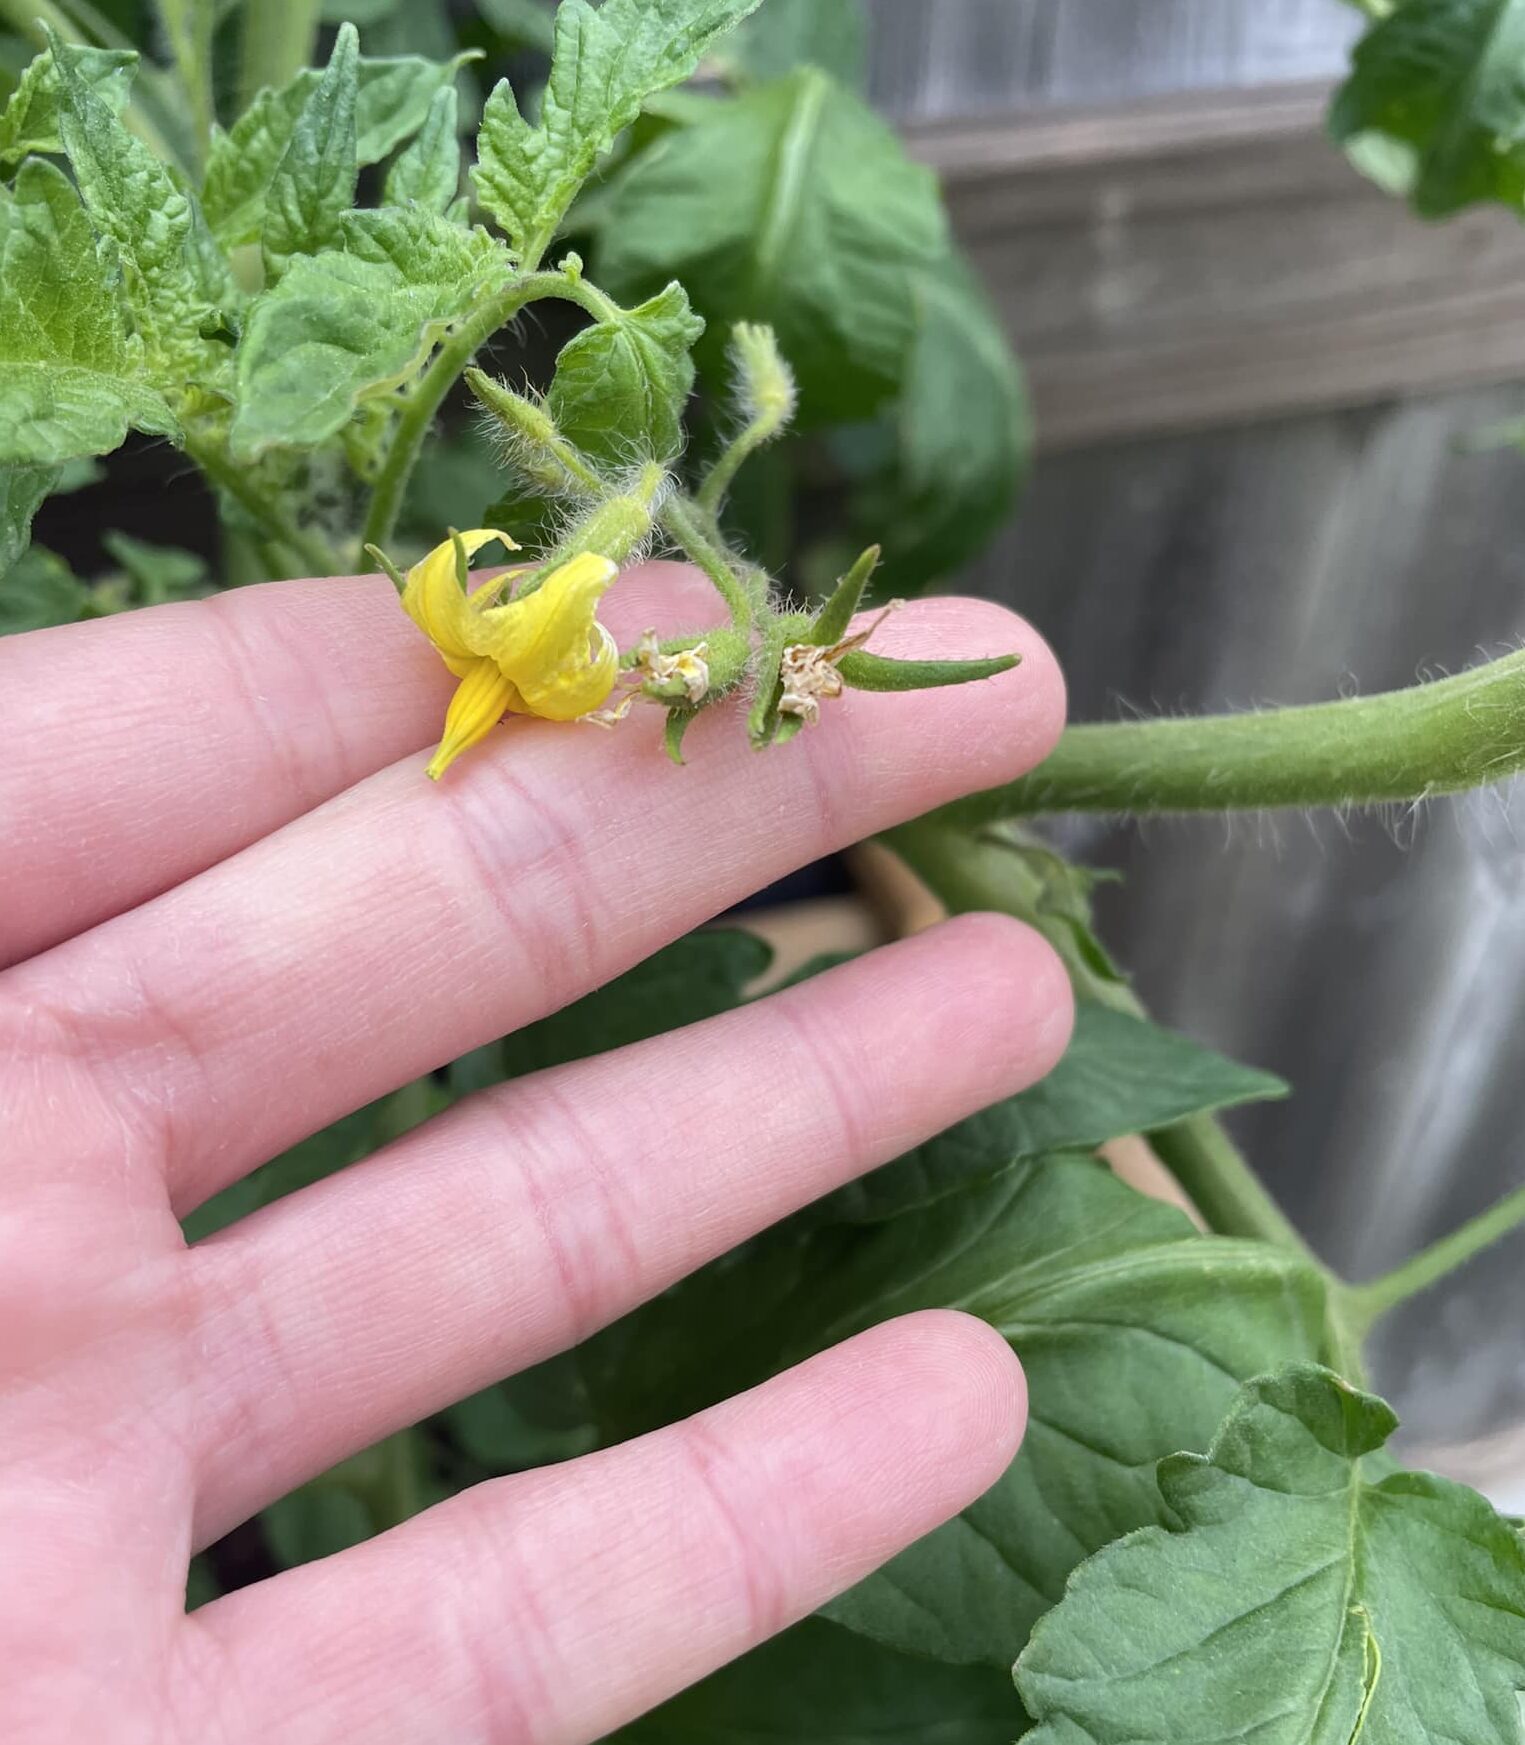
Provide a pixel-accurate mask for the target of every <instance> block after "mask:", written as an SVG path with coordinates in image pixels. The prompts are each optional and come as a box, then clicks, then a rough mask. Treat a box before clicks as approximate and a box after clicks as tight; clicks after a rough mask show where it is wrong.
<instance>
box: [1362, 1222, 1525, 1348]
mask: <svg viewBox="0 0 1525 1745" xmlns="http://www.w3.org/2000/svg"><path fill="white" fill-rule="evenodd" d="M1522 1224H1525V1187H1519V1188H1516V1189H1515V1191H1514V1192H1513V1193H1512V1194H1509V1195H1507V1196H1506V1197H1505V1198H1504V1199H1502V1200H1500V1201H1499V1202H1498V1204H1497V1205H1496V1206H1490V1207H1489V1208H1488V1210H1487V1211H1486V1212H1482V1213H1480V1214H1479V1215H1478V1216H1477V1217H1476V1218H1472V1219H1470V1220H1469V1221H1468V1222H1467V1223H1465V1224H1463V1225H1462V1226H1461V1228H1460V1229H1459V1230H1453V1231H1452V1232H1451V1234H1450V1235H1449V1236H1442V1237H1441V1239H1440V1240H1439V1241H1438V1242H1436V1243H1434V1244H1433V1245H1432V1246H1431V1247H1429V1248H1425V1249H1422V1250H1421V1251H1420V1252H1419V1253H1418V1254H1416V1255H1414V1256H1413V1258H1412V1259H1410V1260H1406V1261H1404V1263H1403V1264H1402V1266H1397V1267H1394V1268H1393V1270H1392V1271H1391V1272H1388V1273H1384V1274H1383V1275H1382V1277H1381V1278H1374V1279H1372V1280H1370V1281H1369V1282H1368V1283H1366V1284H1361V1285H1347V1286H1346V1287H1345V1290H1344V1302H1345V1309H1346V1314H1347V1316H1348V1318H1349V1320H1350V1322H1351V1324H1352V1325H1353V1326H1355V1327H1357V1328H1359V1330H1360V1331H1361V1332H1362V1333H1366V1332H1368V1331H1370V1329H1371V1328H1372V1327H1374V1326H1375V1325H1376V1324H1377V1322H1378V1321H1380V1320H1381V1319H1382V1317H1383V1316H1384V1315H1386V1314H1388V1313H1390V1312H1391V1311H1392V1310H1393V1309H1396V1308H1397V1307H1398V1306H1399V1305H1400V1304H1402V1303H1406V1302H1408V1300H1409V1299H1410V1298H1411V1297H1417V1296H1418V1295H1419V1293H1420V1292H1421V1291H1427V1290H1428V1289H1429V1288H1430V1286H1431V1285H1434V1284H1439V1282H1440V1281H1441V1279H1443V1278H1447V1277H1449V1276H1450V1274H1451V1273H1453V1272H1455V1271H1456V1270H1457V1269H1458V1268H1459V1267H1461V1266H1464V1265H1465V1264H1466V1263H1467V1262H1468V1261H1469V1260H1471V1259H1472V1257H1473V1255H1475V1254H1480V1253H1481V1252H1482V1251H1483V1249H1485V1248H1487V1247H1489V1246H1490V1245H1491V1244H1492V1243H1494V1242H1497V1241H1498V1240H1499V1239H1500V1238H1501V1237H1503V1236H1507V1235H1508V1234H1509V1233H1510V1232H1511V1231H1512V1230H1517V1229H1519V1227H1520V1226H1521V1225H1522Z"/></svg>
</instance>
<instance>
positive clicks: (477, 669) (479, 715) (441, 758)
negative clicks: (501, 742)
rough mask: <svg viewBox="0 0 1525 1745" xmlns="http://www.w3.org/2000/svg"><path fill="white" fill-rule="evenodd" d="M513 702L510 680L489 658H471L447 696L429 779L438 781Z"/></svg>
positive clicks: (481, 737) (488, 731)
mask: <svg viewBox="0 0 1525 1745" xmlns="http://www.w3.org/2000/svg"><path fill="white" fill-rule="evenodd" d="M515 702H516V698H515V696H514V687H513V685H512V683H511V682H510V681H509V680H508V679H506V678H504V676H503V675H502V673H500V672H499V671H498V669H497V666H496V665H495V664H494V663H493V662H492V661H490V660H481V659H478V660H474V661H472V662H471V665H470V669H469V670H468V671H467V673H466V675H465V677H464V678H463V679H462V680H461V683H460V685H459V687H458V688H457V690H456V693H455V695H454V696H453V697H452V698H451V699H450V710H449V713H448V714H447V715H446V716H445V736H444V738H443V739H442V740H441V741H440V744H439V750H438V751H437V752H435V754H434V761H433V762H432V763H431V764H430V765H429V779H430V780H431V781H435V782H437V781H438V780H439V779H440V777H441V776H442V775H444V773H445V771H446V770H447V769H449V768H450V766H451V764H453V763H454V762H455V760H456V759H457V758H458V757H459V756H460V755H461V753H462V752H463V751H469V750H470V749H471V748H472V746H474V745H476V744H477V743H478V742H479V741H480V740H483V739H485V738H486V737H487V735H488V734H489V733H491V732H492V730H493V728H494V727H496V726H497V724H498V723H499V722H500V721H501V720H502V719H503V717H504V715H505V713H506V712H507V711H508V710H509V709H510V708H513V707H514V705H515Z"/></svg>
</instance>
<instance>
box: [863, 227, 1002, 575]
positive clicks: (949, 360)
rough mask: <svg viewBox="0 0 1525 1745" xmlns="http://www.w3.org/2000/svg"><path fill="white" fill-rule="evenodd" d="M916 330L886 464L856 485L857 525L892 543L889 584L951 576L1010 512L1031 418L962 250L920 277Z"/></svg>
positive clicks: (998, 331) (887, 568)
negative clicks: (961, 254)
mask: <svg viewBox="0 0 1525 1745" xmlns="http://www.w3.org/2000/svg"><path fill="white" fill-rule="evenodd" d="M915 296H916V305H917V307H916V330H915V335H914V338H913V340H912V343H911V349H910V354H909V357H908V360H907V363H906V376H905V384H904V387H903V389H902V392H901V397H900V403H899V405H898V406H897V408H896V410H895V412H894V415H893V429H894V441H893V444H892V445H891V446H890V448H889V451H888V454H887V456H886V459H885V461H884V463H883V464H882V465H881V466H879V467H878V468H876V469H875V470H874V472H873V473H872V474H871V475H870V476H869V478H868V479H867V480H865V481H864V482H863V483H862V484H860V485H859V487H858V492H857V496H856V502H855V505H854V507H855V513H856V516H857V520H858V523H859V525H861V526H862V527H864V528H872V530H873V537H874V538H876V539H879V540H880V541H881V542H882V543H883V545H884V549H885V559H886V562H885V568H884V572H883V574H882V575H881V577H880V578H879V581H880V586H881V588H882V590H883V591H884V592H887V593H891V594H913V593H916V592H919V591H920V590H921V589H923V588H925V587H927V586H929V585H930V584H932V583H933V582H935V581H937V580H939V579H940V578H943V577H946V576H949V575H953V574H956V573H957V572H958V571H959V569H960V568H962V566H963V565H964V564H965V563H967V562H968V561H969V559H970V558H972V557H974V556H975V555H976V554H977V553H979V552H980V551H981V550H982V549H983V548H984V546H985V545H986V543H987V542H988V540H989V539H990V538H991V536H992V535H993V534H994V533H995V532H996V531H997V530H998V529H999V528H1000V527H1001V526H1002V525H1003V523H1004V522H1005V521H1006V520H1007V518H1008V517H1009V516H1010V514H1011V512H1012V510H1013V508H1014V506H1015V504H1016V499H1017V494H1018V491H1019V489H1020V487H1021V484H1022V480H1023V477H1024V475H1025V473H1026V470H1027V461H1028V456H1029V452H1030V450H1031V446H1032V430H1031V422H1030V419H1029V415H1028V406H1027V395H1026V392H1025V389H1024V387H1023V382H1022V372H1021V370H1020V369H1019V367H1018V365H1017V361H1016V359H1015V357H1014V356H1013V355H1012V350H1011V346H1010V344H1009V343H1008V341H1007V338H1006V335H1005V333H1004V332H1003V331H1002V329H1001V326H1000V323H999V322H998V321H997V320H996V317H995V315H994V313H993V312H992V310H991V308H990V305H989V302H988V300H987V299H986V297H985V294H984V292H983V291H982V290H981V289H980V287H979V285H978V284H977V283H976V282H975V279H974V276H973V274H972V273H970V271H969V269H968V267H967V266H966V265H965V264H964V262H963V261H962V260H961V259H959V258H958V257H956V256H955V257H950V259H949V260H948V261H947V262H945V263H943V264H942V265H940V266H938V267H936V268H934V269H932V270H929V271H928V272H926V273H924V274H922V275H921V276H920V277H919V278H918V279H917V281H916V287H915Z"/></svg>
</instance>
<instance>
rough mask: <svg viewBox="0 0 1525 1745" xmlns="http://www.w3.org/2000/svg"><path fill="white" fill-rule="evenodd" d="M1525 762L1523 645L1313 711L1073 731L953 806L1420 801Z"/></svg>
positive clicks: (1153, 807)
mask: <svg viewBox="0 0 1525 1745" xmlns="http://www.w3.org/2000/svg"><path fill="white" fill-rule="evenodd" d="M1520 769H1525V650H1522V651H1516V652H1515V653H1513V654H1508V655H1505V656H1503V657H1502V658H1501V659H1499V660H1494V661H1490V662H1488V663H1487V664H1486V665H1485V666H1480V667H1474V668H1473V669H1472V670H1471V671H1469V672H1464V673H1458V674H1456V675H1455V676H1454V677H1453V678H1448V679H1439V680H1437V681H1436V682H1435V683H1433V684H1426V685H1415V686H1412V687H1411V688H1410V689H1408V690H1403V691H1388V692H1384V693H1383V694H1381V695H1379V696H1374V697H1352V698H1348V699H1346V700H1344V701H1341V702H1336V703H1316V704H1312V705H1310V706H1308V707H1305V708H1294V709H1267V710H1263V711H1259V712H1247V713H1244V714H1238V715H1207V716H1196V717H1188V718H1186V719H1182V720H1170V721H1128V722H1116V723H1109V724H1105V725H1095V726H1082V727H1071V728H1070V729H1068V730H1067V732H1066V733H1065V735H1064V737H1063V739H1061V740H1060V742H1059V746H1058V749H1057V750H1056V751H1055V752H1054V754H1053V756H1052V757H1050V758H1049V760H1048V761H1047V762H1046V763H1044V764H1041V765H1040V766H1039V767H1038V768H1037V769H1035V770H1034V771H1033V772H1032V773H1031V774H1030V775H1026V776H1024V777H1022V779H1021V780H1020V781H1016V782H1012V783H1010V784H1008V785H1007V786H1006V787H1003V788H992V789H991V790H989V791H988V792H986V793H983V794H974V795H971V796H970V797H969V798H968V799H967V800H962V801H959V802H958V803H957V804H956V805H954V806H952V807H949V808H948V813H949V815H950V816H951V817H952V818H954V819H956V820H957V821H958V822H960V823H965V824H974V823H982V822H989V821H992V820H994V819H997V818H1014V817H1020V816H1030V815H1034V814H1037V813H1045V812H1135V813H1144V812H1228V811H1257V810H1260V809H1262V808H1267V807H1278V806H1335V807H1344V806H1377V805H1393V804H1397V805H1402V804H1409V805H1412V804H1415V803H1417V802H1419V801H1422V800H1426V799H1429V798H1430V797H1432V796H1433V795H1436V794H1449V793H1456V792H1459V791H1460V790H1462V789H1465V788H1475V787H1481V786H1485V785H1486V784H1488V783H1490V782H1496V781H1500V780H1502V779H1503V778H1504V777H1505V776H1508V775H1512V774H1514V773H1515V772H1516V771H1517V770H1520Z"/></svg>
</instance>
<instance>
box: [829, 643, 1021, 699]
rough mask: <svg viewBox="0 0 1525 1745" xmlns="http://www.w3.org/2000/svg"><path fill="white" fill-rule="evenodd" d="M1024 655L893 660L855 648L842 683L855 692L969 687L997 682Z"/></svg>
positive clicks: (844, 663) (843, 667) (841, 668)
mask: <svg viewBox="0 0 1525 1745" xmlns="http://www.w3.org/2000/svg"><path fill="white" fill-rule="evenodd" d="M1021 661H1022V657H1021V655H1020V654H1003V655H998V656H996V658H995V659H993V660H890V659H888V658H887V657H886V656H884V655H882V654H869V653H868V652H867V651H866V650H864V649H861V648H858V649H854V650H853V651H852V653H851V654H844V655H843V656H842V658H841V660H839V661H838V662H837V671H838V672H839V673H841V675H842V683H843V684H844V685H847V686H849V687H850V688H851V689H853V690H855V691H930V690H935V689H936V688H937V687H938V686H940V685H968V684H973V683H974V681H975V680H976V679H993V678H995V677H996V676H997V675H998V674H999V673H1009V672H1010V671H1011V669H1012V668H1013V667H1015V666H1019V665H1021Z"/></svg>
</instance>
